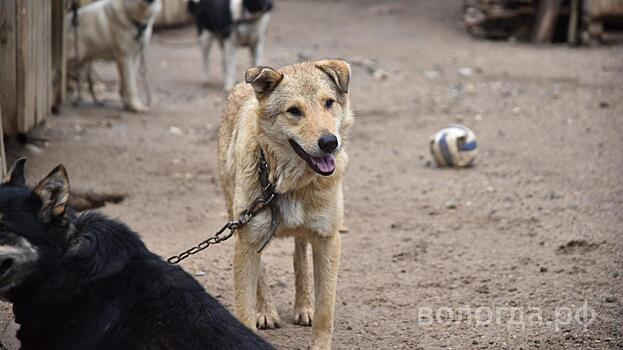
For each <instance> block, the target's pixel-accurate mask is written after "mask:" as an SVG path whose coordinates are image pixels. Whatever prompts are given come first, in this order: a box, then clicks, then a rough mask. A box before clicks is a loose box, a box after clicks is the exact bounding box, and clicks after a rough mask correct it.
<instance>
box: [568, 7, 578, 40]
mask: <svg viewBox="0 0 623 350" xmlns="http://www.w3.org/2000/svg"><path fill="white" fill-rule="evenodd" d="M579 23H580V0H571V4H570V5H569V28H568V29H567V44H569V45H571V46H576V45H577V44H578V27H579V25H580V24H579Z"/></svg>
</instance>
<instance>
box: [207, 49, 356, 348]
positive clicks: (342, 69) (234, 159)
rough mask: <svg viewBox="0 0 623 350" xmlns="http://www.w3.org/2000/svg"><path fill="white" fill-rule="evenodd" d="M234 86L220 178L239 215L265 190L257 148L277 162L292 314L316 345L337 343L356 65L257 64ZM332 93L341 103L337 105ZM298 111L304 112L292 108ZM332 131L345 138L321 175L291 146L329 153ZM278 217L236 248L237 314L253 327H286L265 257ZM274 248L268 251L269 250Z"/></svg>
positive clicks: (265, 218) (257, 222) (260, 222)
mask: <svg viewBox="0 0 623 350" xmlns="http://www.w3.org/2000/svg"><path fill="white" fill-rule="evenodd" d="M245 80H246V81H247V82H248V83H249V84H239V85H237V86H236V87H235V88H234V89H233V91H232V92H231V94H230V96H229V98H228V101H227V105H226V107H225V111H224V115H223V120H222V125H221V129H220V134H219V145H218V157H219V166H220V176H221V184H222V186H223V190H224V192H225V198H226V202H227V208H228V212H229V216H230V217H231V218H234V217H237V215H239V214H240V213H241V212H242V211H243V210H245V209H247V208H248V207H249V205H250V204H251V202H252V201H253V200H254V199H255V198H257V197H259V196H261V193H262V192H261V187H260V184H259V181H258V174H257V166H258V162H259V149H260V147H261V149H262V150H263V151H264V153H265V155H266V159H267V162H268V164H269V167H270V180H271V182H272V183H273V184H274V185H275V187H276V191H277V192H278V193H279V194H280V195H279V197H278V199H277V206H278V212H279V213H280V217H281V223H280V226H279V229H278V231H277V237H287V236H292V237H295V254H294V270H295V275H296V278H295V281H296V283H295V284H296V296H295V302H294V320H295V322H296V323H298V324H301V325H306V326H307V325H310V324H312V323H313V328H312V348H313V349H329V348H331V338H332V333H333V312H334V305H335V290H336V283H337V269H338V264H339V258H340V236H339V232H338V229H339V228H340V226H341V225H342V221H343V211H344V210H343V200H342V177H343V174H344V171H345V168H346V165H347V163H348V156H347V155H346V153H345V151H344V143H345V141H346V134H347V131H348V129H349V128H350V126H351V125H352V124H353V117H352V112H351V110H350V104H349V99H348V94H347V91H348V83H349V80H350V68H349V66H348V64H347V63H345V62H343V61H333V60H325V61H318V62H308V63H301V64H296V65H291V66H287V67H284V68H281V69H279V70H274V69H272V68H269V67H254V68H250V69H249V70H247V72H246V73H245ZM327 99H333V100H335V101H336V102H335V103H334V104H333V106H332V107H327V105H326V104H325V103H326V101H327ZM292 107H296V108H298V109H299V110H300V111H301V113H302V116H300V117H295V116H294V115H292V114H291V113H289V112H288V110H289V109H290V108H292ZM326 133H332V134H334V135H336V136H338V139H341V141H340V146H339V147H338V149H337V151H336V152H335V153H334V155H335V163H336V164H335V165H336V167H335V171H334V172H333V174H331V175H330V176H322V175H320V174H318V173H316V172H315V171H314V170H313V169H312V168H311V167H310V166H309V165H308V164H307V163H306V162H305V161H304V160H303V159H302V158H301V157H299V156H298V155H297V154H296V152H295V151H294V150H293V148H292V146H291V145H290V144H289V142H288V140H289V139H293V140H294V141H296V142H297V143H298V144H299V145H300V146H301V147H302V148H303V149H304V150H305V152H307V153H308V154H311V155H314V156H321V155H322V151H321V150H320V149H319V146H318V139H319V137H320V136H321V135H322V134H326ZM269 224H270V214H269V212H268V211H264V212H262V213H260V214H259V215H257V216H256V217H255V218H254V219H253V220H252V221H251V222H250V223H249V224H248V225H247V226H245V227H243V228H242V229H241V230H240V231H239V232H238V234H237V238H236V246H235V252H234V288H235V313H236V316H237V317H238V318H239V319H240V321H242V322H243V323H244V324H245V325H246V326H248V327H250V328H252V329H255V327H256V326H259V327H260V328H272V327H278V326H279V323H280V320H279V316H278V314H277V311H276V308H275V306H274V305H273V303H272V300H271V299H272V298H271V295H270V290H269V287H268V283H267V280H266V272H265V270H264V269H263V267H261V266H260V254H259V253H257V250H258V247H259V244H260V242H261V241H262V240H263V239H264V238H265V237H266V235H267V234H268V228H269ZM308 243H310V244H311V246H312V257H313V262H314V264H313V274H314V287H315V288H314V289H315V293H314V294H315V304H312V300H313V298H312V293H311V281H310V278H309V262H308V253H307V245H308ZM267 249H269V248H267Z"/></svg>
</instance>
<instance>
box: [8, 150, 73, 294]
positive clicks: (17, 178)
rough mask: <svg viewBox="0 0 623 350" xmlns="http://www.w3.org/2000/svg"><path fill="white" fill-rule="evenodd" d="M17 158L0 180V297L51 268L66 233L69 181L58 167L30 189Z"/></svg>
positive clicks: (57, 256)
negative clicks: (0, 181) (0, 182)
mask: <svg viewBox="0 0 623 350" xmlns="http://www.w3.org/2000/svg"><path fill="white" fill-rule="evenodd" d="M25 162H26V160H25V159H20V160H18V161H17V162H15V164H14V165H13V167H12V169H11V171H10V172H9V174H8V176H7V177H5V178H4V180H3V181H2V184H0V298H2V299H11V294H12V292H13V291H14V290H16V289H18V288H19V287H20V286H21V285H23V284H27V283H28V281H29V280H32V279H33V278H36V277H37V276H38V275H40V274H45V273H46V271H50V269H53V268H54V267H55V264H56V263H57V262H58V261H59V260H60V258H61V257H62V255H63V253H64V249H65V248H64V247H65V242H66V239H67V234H68V232H69V226H70V225H69V223H68V222H69V220H68V219H67V215H69V213H68V212H67V200H68V198H69V180H68V178H67V172H66V171H65V168H64V167H63V166H62V165H59V166H57V167H56V168H54V170H52V172H50V174H49V175H48V176H46V177H45V178H44V179H43V180H41V181H40V182H39V184H38V185H37V186H35V187H34V188H29V187H27V186H26V181H25V177H24V164H25Z"/></svg>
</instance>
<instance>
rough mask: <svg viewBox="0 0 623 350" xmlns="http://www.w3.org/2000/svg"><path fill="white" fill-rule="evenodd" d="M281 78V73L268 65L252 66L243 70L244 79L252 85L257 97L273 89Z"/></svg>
mask: <svg viewBox="0 0 623 350" xmlns="http://www.w3.org/2000/svg"><path fill="white" fill-rule="evenodd" d="M281 79H283V74H281V73H279V72H277V71H276V70H274V69H273V68H270V67H252V68H249V69H247V70H246V71H245V72H244V81H246V82H247V83H248V84H251V86H253V90H255V95H256V96H257V98H258V99H259V98H262V97H264V96H266V95H267V94H268V93H269V92H271V91H273V90H275V88H276V87H277V85H279V83H280V82H281Z"/></svg>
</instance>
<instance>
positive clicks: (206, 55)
mask: <svg viewBox="0 0 623 350" xmlns="http://www.w3.org/2000/svg"><path fill="white" fill-rule="evenodd" d="M213 42H214V36H212V34H210V32H209V31H207V30H204V31H203V33H201V36H200V37H199V44H200V46H201V55H202V57H203V71H204V72H205V79H206V82H208V81H210V48H211V47H212V43H213Z"/></svg>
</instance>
